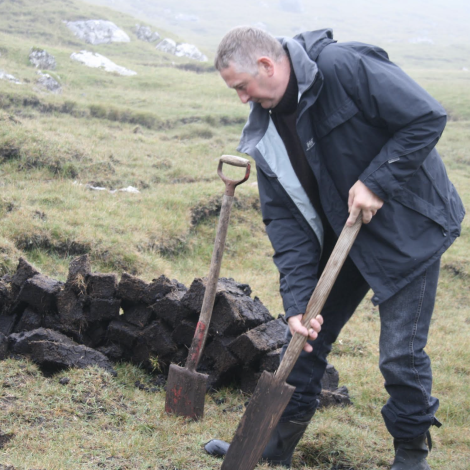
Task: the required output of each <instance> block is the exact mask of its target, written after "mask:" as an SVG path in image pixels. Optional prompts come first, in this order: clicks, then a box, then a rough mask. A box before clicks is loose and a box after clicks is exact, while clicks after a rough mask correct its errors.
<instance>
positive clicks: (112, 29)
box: [65, 20, 130, 45]
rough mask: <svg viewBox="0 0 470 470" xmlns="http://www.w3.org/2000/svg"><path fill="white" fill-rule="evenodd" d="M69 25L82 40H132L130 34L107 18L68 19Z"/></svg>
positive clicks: (101, 42)
mask: <svg viewBox="0 0 470 470" xmlns="http://www.w3.org/2000/svg"><path fill="white" fill-rule="evenodd" d="M65 23H66V25H67V27H68V28H69V29H70V30H71V31H72V32H73V33H74V34H75V36H77V37H78V38H80V39H81V40H83V41H85V42H87V43H89V44H95V45H96V44H109V43H111V42H130V38H129V36H128V35H127V34H126V33H125V32H124V31H123V30H122V29H120V28H118V27H117V26H116V25H115V24H114V23H112V22H111V21H107V20H86V21H66V22H65Z"/></svg>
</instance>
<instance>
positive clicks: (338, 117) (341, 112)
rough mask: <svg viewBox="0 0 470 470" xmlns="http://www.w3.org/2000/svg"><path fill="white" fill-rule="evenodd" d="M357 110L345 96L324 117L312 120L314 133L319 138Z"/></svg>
mask: <svg viewBox="0 0 470 470" xmlns="http://www.w3.org/2000/svg"><path fill="white" fill-rule="evenodd" d="M358 111H359V109H358V107H357V106H356V105H355V104H354V102H353V101H352V100H351V98H346V99H345V100H344V102H343V103H342V104H341V106H340V107H339V108H336V110H335V111H333V112H332V113H330V114H329V115H328V116H326V118H325V119H321V120H314V127H315V134H316V137H317V139H321V138H323V137H325V136H326V135H327V134H329V133H330V132H331V131H332V130H333V129H334V128H335V127H338V126H339V125H341V124H343V123H344V122H346V121H348V120H349V119H351V118H352V117H353V116H354V115H355V114H356V113H357V112H358Z"/></svg>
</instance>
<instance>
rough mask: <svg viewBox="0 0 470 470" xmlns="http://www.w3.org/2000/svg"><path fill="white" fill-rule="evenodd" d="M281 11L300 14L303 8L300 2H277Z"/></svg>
mask: <svg viewBox="0 0 470 470" xmlns="http://www.w3.org/2000/svg"><path fill="white" fill-rule="evenodd" d="M279 4H280V7H281V10H284V11H290V12H292V13H302V12H303V11H304V7H303V5H302V0H280V2H279Z"/></svg>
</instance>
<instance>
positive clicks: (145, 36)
mask: <svg viewBox="0 0 470 470" xmlns="http://www.w3.org/2000/svg"><path fill="white" fill-rule="evenodd" d="M135 35H136V36H137V38H138V39H140V40H141V41H147V42H155V41H158V40H159V39H160V35H159V34H158V33H157V32H156V31H155V32H153V33H152V30H151V29H150V27H149V26H143V25H140V24H136V25H135Z"/></svg>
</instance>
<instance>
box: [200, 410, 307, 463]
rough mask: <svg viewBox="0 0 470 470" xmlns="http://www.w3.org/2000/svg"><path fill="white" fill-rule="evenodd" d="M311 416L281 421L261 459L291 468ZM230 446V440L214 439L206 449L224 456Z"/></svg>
mask: <svg viewBox="0 0 470 470" xmlns="http://www.w3.org/2000/svg"><path fill="white" fill-rule="evenodd" d="M311 418H312V415H309V416H308V417H306V418H305V419H302V420H292V421H286V422H285V423H279V424H278V425H277V426H276V428H275V429H274V431H273V433H272V434H271V438H270V439H269V442H268V445H267V446H266V448H265V449H264V452H263V456H262V457H261V460H264V461H266V462H268V463H269V465H272V466H275V465H283V466H284V467H286V468H290V466H291V462H292V455H293V453H294V449H295V447H296V445H297V444H298V442H299V441H300V439H301V437H302V436H303V434H304V432H305V430H306V429H307V426H308V425H309V423H310V420H311ZM229 446H230V444H229V443H228V442H225V441H221V440H219V439H212V440H211V441H209V442H208V443H207V444H206V445H205V446H204V450H205V451H206V452H207V453H208V454H210V455H214V456H216V457H224V456H225V455H226V454H227V452H228V448H229Z"/></svg>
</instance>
